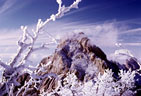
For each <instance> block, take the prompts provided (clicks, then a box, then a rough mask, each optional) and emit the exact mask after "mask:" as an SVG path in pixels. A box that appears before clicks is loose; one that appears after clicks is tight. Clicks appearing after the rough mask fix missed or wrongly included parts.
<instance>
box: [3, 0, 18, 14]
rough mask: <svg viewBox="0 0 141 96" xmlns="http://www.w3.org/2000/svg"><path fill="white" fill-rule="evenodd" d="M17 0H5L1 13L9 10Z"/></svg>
mask: <svg viewBox="0 0 141 96" xmlns="http://www.w3.org/2000/svg"><path fill="white" fill-rule="evenodd" d="M16 1H17V0H4V3H3V5H2V6H1V7H0V14H2V13H4V12H6V11H7V10H9V9H10V8H11V7H13V6H14V4H15V3H16Z"/></svg>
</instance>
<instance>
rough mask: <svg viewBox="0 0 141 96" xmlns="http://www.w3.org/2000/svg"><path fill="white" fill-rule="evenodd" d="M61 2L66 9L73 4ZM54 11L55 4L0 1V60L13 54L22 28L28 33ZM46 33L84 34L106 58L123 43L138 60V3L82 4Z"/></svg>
mask: <svg viewBox="0 0 141 96" xmlns="http://www.w3.org/2000/svg"><path fill="white" fill-rule="evenodd" d="M62 1H63V4H65V5H66V6H68V5H70V4H71V3H72V2H73V1H74V0H62ZM57 9H58V4H57V3H56V0H0V49H1V50H0V57H1V58H4V57H8V56H13V55H12V54H14V53H15V52H16V49H17V47H16V42H17V40H18V39H19V37H20V36H21V34H22V32H21V31H20V26H21V25H28V27H29V29H31V28H32V27H34V26H35V24H36V22H37V20H38V19H39V18H41V19H42V20H45V19H46V18H49V16H50V15H51V14H52V13H53V14H55V13H57ZM54 26H55V27H54ZM46 31H47V32H48V33H50V34H51V35H53V36H55V38H61V36H63V35H64V34H71V33H72V32H74V33H75V32H81V31H83V32H84V33H86V35H88V36H89V37H90V38H91V39H92V41H93V42H94V43H95V44H96V45H98V46H100V47H101V48H102V49H103V50H104V51H105V52H106V53H108V54H109V53H112V52H114V50H116V49H118V48H117V47H116V46H115V43H122V44H123V47H124V48H127V49H129V50H131V52H132V53H134V55H136V56H137V57H139V58H141V54H140V53H141V51H140V49H141V38H140V37H141V0H82V2H81V3H80V4H79V9H77V10H75V9H73V10H71V11H70V12H68V13H67V14H66V15H65V16H64V17H63V18H61V19H58V20H56V21H55V22H52V23H49V24H48V25H47V26H46ZM43 38H45V36H42V37H41V39H43ZM39 42H42V41H41V40H39ZM41 55H42V54H41ZM35 57H36V56H35ZM6 60H7V59H6Z"/></svg>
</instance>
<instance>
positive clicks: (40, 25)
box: [10, 0, 81, 67]
mask: <svg viewBox="0 0 141 96" xmlns="http://www.w3.org/2000/svg"><path fill="white" fill-rule="evenodd" d="M56 1H57V3H58V4H59V8H58V13H56V14H55V15H54V14H52V15H51V16H50V18H48V19H47V20H46V21H42V20H41V19H39V20H38V23H37V25H36V29H35V30H34V29H32V32H33V34H34V36H32V35H31V34H30V33H29V32H28V30H27V26H25V27H24V26H21V30H22V31H23V36H22V39H21V40H19V41H18V45H19V47H20V48H19V51H18V52H17V55H16V56H15V57H14V59H13V60H12V61H11V63H10V65H11V67H13V66H14V65H15V63H16V62H17V61H18V60H19V58H20V57H21V54H22V53H23V51H25V50H26V49H27V48H28V52H27V54H26V55H25V56H24V58H23V59H22V61H25V60H27V59H28V57H29V56H30V55H31V53H33V52H34V51H36V50H40V49H47V47H46V45H47V44H43V45H42V46H41V47H38V48H36V49H34V48H33V46H34V44H35V42H36V40H37V38H38V36H39V34H40V32H41V29H42V28H43V27H44V26H45V25H46V24H47V23H48V22H50V21H55V20H56V19H58V18H61V17H62V16H64V14H65V13H67V12H68V11H70V10H71V9H72V8H78V4H79V2H81V0H76V1H74V2H73V4H71V5H70V6H68V7H65V5H62V0H56ZM48 37H49V38H50V39H51V40H52V42H51V43H55V44H57V40H56V39H55V38H53V37H52V36H51V35H50V34H48ZM28 40H30V43H27V41H28ZM21 64H22V63H21Z"/></svg>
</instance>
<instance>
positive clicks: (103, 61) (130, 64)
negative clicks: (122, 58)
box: [0, 33, 141, 96]
mask: <svg viewBox="0 0 141 96" xmlns="http://www.w3.org/2000/svg"><path fill="white" fill-rule="evenodd" d="M130 68H131V70H132V71H133V70H135V71H136V78H135V83H136V86H137V87H136V88H137V89H139V88H140V87H141V85H140V81H141V76H140V71H139V69H140V66H139V64H138V63H137V61H136V60H135V58H130V59H129V60H127V63H126V64H125V65H120V64H119V63H117V62H113V61H109V60H107V57H106V55H105V53H104V52H103V51H102V50H101V49H100V48H99V47H97V46H96V45H93V44H91V42H90V40H89V39H88V38H87V37H86V36H85V35H84V34H83V33H79V34H75V35H73V36H72V37H71V38H68V39H66V40H63V41H62V42H61V43H60V44H59V45H58V46H57V48H56V50H55V52H54V54H52V55H51V56H49V57H46V58H44V59H43V60H42V61H41V62H40V64H39V65H38V68H37V70H35V72H34V75H35V76H30V74H28V73H25V74H23V75H20V76H19V77H18V79H17V82H19V83H20V85H18V86H14V87H13V88H14V91H13V92H14V94H15V95H16V94H18V96H22V95H24V96H28V95H29V96H31V95H32V96H38V95H39V94H42V93H44V92H47V93H50V92H52V91H53V90H59V88H58V86H65V84H66V83H65V78H66V77H67V76H68V75H69V74H75V75H76V79H77V80H78V82H81V83H82V84H85V82H88V81H90V80H93V79H94V78H95V77H97V76H98V74H99V73H100V74H103V73H104V71H105V69H112V71H113V72H114V74H113V77H114V78H115V79H116V80H119V79H120V77H119V76H118V73H119V70H120V69H123V70H126V71H127V70H129V69H130ZM31 78H32V79H31ZM107 79H108V78H107ZM25 82H30V83H27V84H26V83H25ZM60 84H61V85H60ZM1 86H2V87H1V89H0V91H2V90H5V85H4V84H3V85H1ZM18 89H20V91H18ZM54 95H55V96H59V94H57V93H54Z"/></svg>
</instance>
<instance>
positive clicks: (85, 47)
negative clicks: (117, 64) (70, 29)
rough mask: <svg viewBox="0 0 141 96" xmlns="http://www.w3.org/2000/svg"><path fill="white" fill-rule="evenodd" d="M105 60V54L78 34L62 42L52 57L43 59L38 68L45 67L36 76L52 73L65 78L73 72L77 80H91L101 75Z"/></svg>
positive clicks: (82, 35)
mask: <svg viewBox="0 0 141 96" xmlns="http://www.w3.org/2000/svg"><path fill="white" fill-rule="evenodd" d="M106 60H107V59H106V55H105V53H104V52H103V51H102V50H101V49H100V48H99V47H97V46H96V45H92V44H91V43H90V40H89V39H88V38H87V37H86V36H85V35H84V34H83V33H79V34H77V35H73V37H72V38H69V39H66V40H63V41H62V42H61V43H60V44H59V45H58V47H57V49H56V50H55V53H54V54H53V55H52V56H50V57H48V58H45V59H43V60H42V61H41V63H40V65H39V68H40V67H42V65H45V71H44V72H42V71H39V72H38V74H40V75H45V74H47V73H54V74H56V75H62V76H63V75H64V76H65V75H66V74H67V73H68V72H75V74H76V76H77V77H78V79H79V80H80V81H84V80H87V79H88V78H89V79H92V78H93V77H94V76H96V75H97V74H98V73H99V72H100V73H101V74H102V73H103V72H104V69H105V68H106V67H107V66H106ZM46 65H47V66H46ZM86 77H87V78H86Z"/></svg>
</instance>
